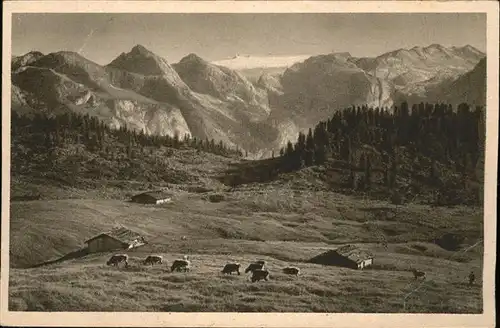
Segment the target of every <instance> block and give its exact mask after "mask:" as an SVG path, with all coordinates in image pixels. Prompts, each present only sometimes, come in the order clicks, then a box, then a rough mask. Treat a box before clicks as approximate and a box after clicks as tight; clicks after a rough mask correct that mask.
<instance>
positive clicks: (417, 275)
mask: <svg viewBox="0 0 500 328" xmlns="http://www.w3.org/2000/svg"><path fill="white" fill-rule="evenodd" d="M411 271H412V272H413V276H414V277H415V280H417V279H418V278H423V279H425V272H422V271H417V270H416V269H411Z"/></svg>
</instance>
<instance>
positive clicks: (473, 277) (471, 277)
mask: <svg viewBox="0 0 500 328" xmlns="http://www.w3.org/2000/svg"><path fill="white" fill-rule="evenodd" d="M475 280H476V276H475V275H474V272H472V271H471V272H470V273H469V286H472V285H473V284H474V281H475Z"/></svg>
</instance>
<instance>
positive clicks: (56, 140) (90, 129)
mask: <svg viewBox="0 0 500 328" xmlns="http://www.w3.org/2000/svg"><path fill="white" fill-rule="evenodd" d="M11 133H12V135H13V136H24V137H25V138H28V139H29V140H28V141H25V142H27V143H28V144H29V145H28V146H32V147H34V148H37V147H42V148H44V149H53V148H55V147H62V146H63V145H64V144H81V145H84V146H85V147H86V148H87V149H88V150H89V151H103V152H110V151H115V150H116V148H117V146H118V148H120V149H123V151H124V152H126V154H127V156H129V157H130V156H132V153H133V152H134V151H138V150H139V151H142V148H144V147H162V146H164V147H171V148H176V149H180V148H185V149H186V148H187V149H189V148H191V149H197V150H199V151H204V152H209V153H213V154H217V155H221V156H228V157H229V156H236V157H242V156H243V152H242V150H241V149H239V148H238V147H236V148H230V147H229V146H227V145H226V144H225V143H223V142H222V141H219V142H216V141H215V140H214V139H211V140H209V139H208V138H206V139H199V138H196V137H191V136H190V135H188V134H186V135H184V136H182V137H181V136H179V134H178V133H175V134H174V135H173V136H171V135H156V134H146V133H144V131H137V129H133V128H129V127H127V126H120V127H119V128H118V129H115V128H112V127H110V126H109V125H107V124H105V123H104V122H102V121H101V120H99V119H98V118H97V117H95V116H91V115H89V114H85V115H82V114H78V113H74V112H67V113H64V114H61V115H53V116H50V115H45V114H40V113H36V114H34V115H32V116H28V115H19V114H17V113H16V112H15V111H13V112H12V116H11Z"/></svg>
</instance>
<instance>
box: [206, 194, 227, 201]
mask: <svg viewBox="0 0 500 328" xmlns="http://www.w3.org/2000/svg"><path fill="white" fill-rule="evenodd" d="M208 200H209V201H211V202H212V203H219V202H222V201H223V200H224V195H221V194H212V195H209V196H208Z"/></svg>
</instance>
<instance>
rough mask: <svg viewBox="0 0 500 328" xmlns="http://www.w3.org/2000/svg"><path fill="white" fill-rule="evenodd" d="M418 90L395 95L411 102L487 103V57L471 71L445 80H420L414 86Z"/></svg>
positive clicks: (482, 104)
mask: <svg viewBox="0 0 500 328" xmlns="http://www.w3.org/2000/svg"><path fill="white" fill-rule="evenodd" d="M413 89H414V90H415V89H418V92H415V91H414V92H413V93H409V92H405V91H406V90H401V91H400V92H398V93H397V94H396V95H395V98H397V99H407V100H408V101H410V102H413V103H418V102H426V101H427V102H429V101H432V102H446V103H449V104H452V105H454V106H457V105H459V104H460V103H464V102H465V103H468V104H470V105H473V106H474V105H478V106H485V105H486V58H483V59H481V60H480V61H479V63H478V64H477V65H476V66H475V67H474V69H472V70H471V71H469V72H467V73H465V74H462V75H459V76H458V77H450V78H448V79H445V80H441V81H440V80H437V79H431V80H428V81H424V82H420V83H418V84H416V85H415V86H414V88H413Z"/></svg>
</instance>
